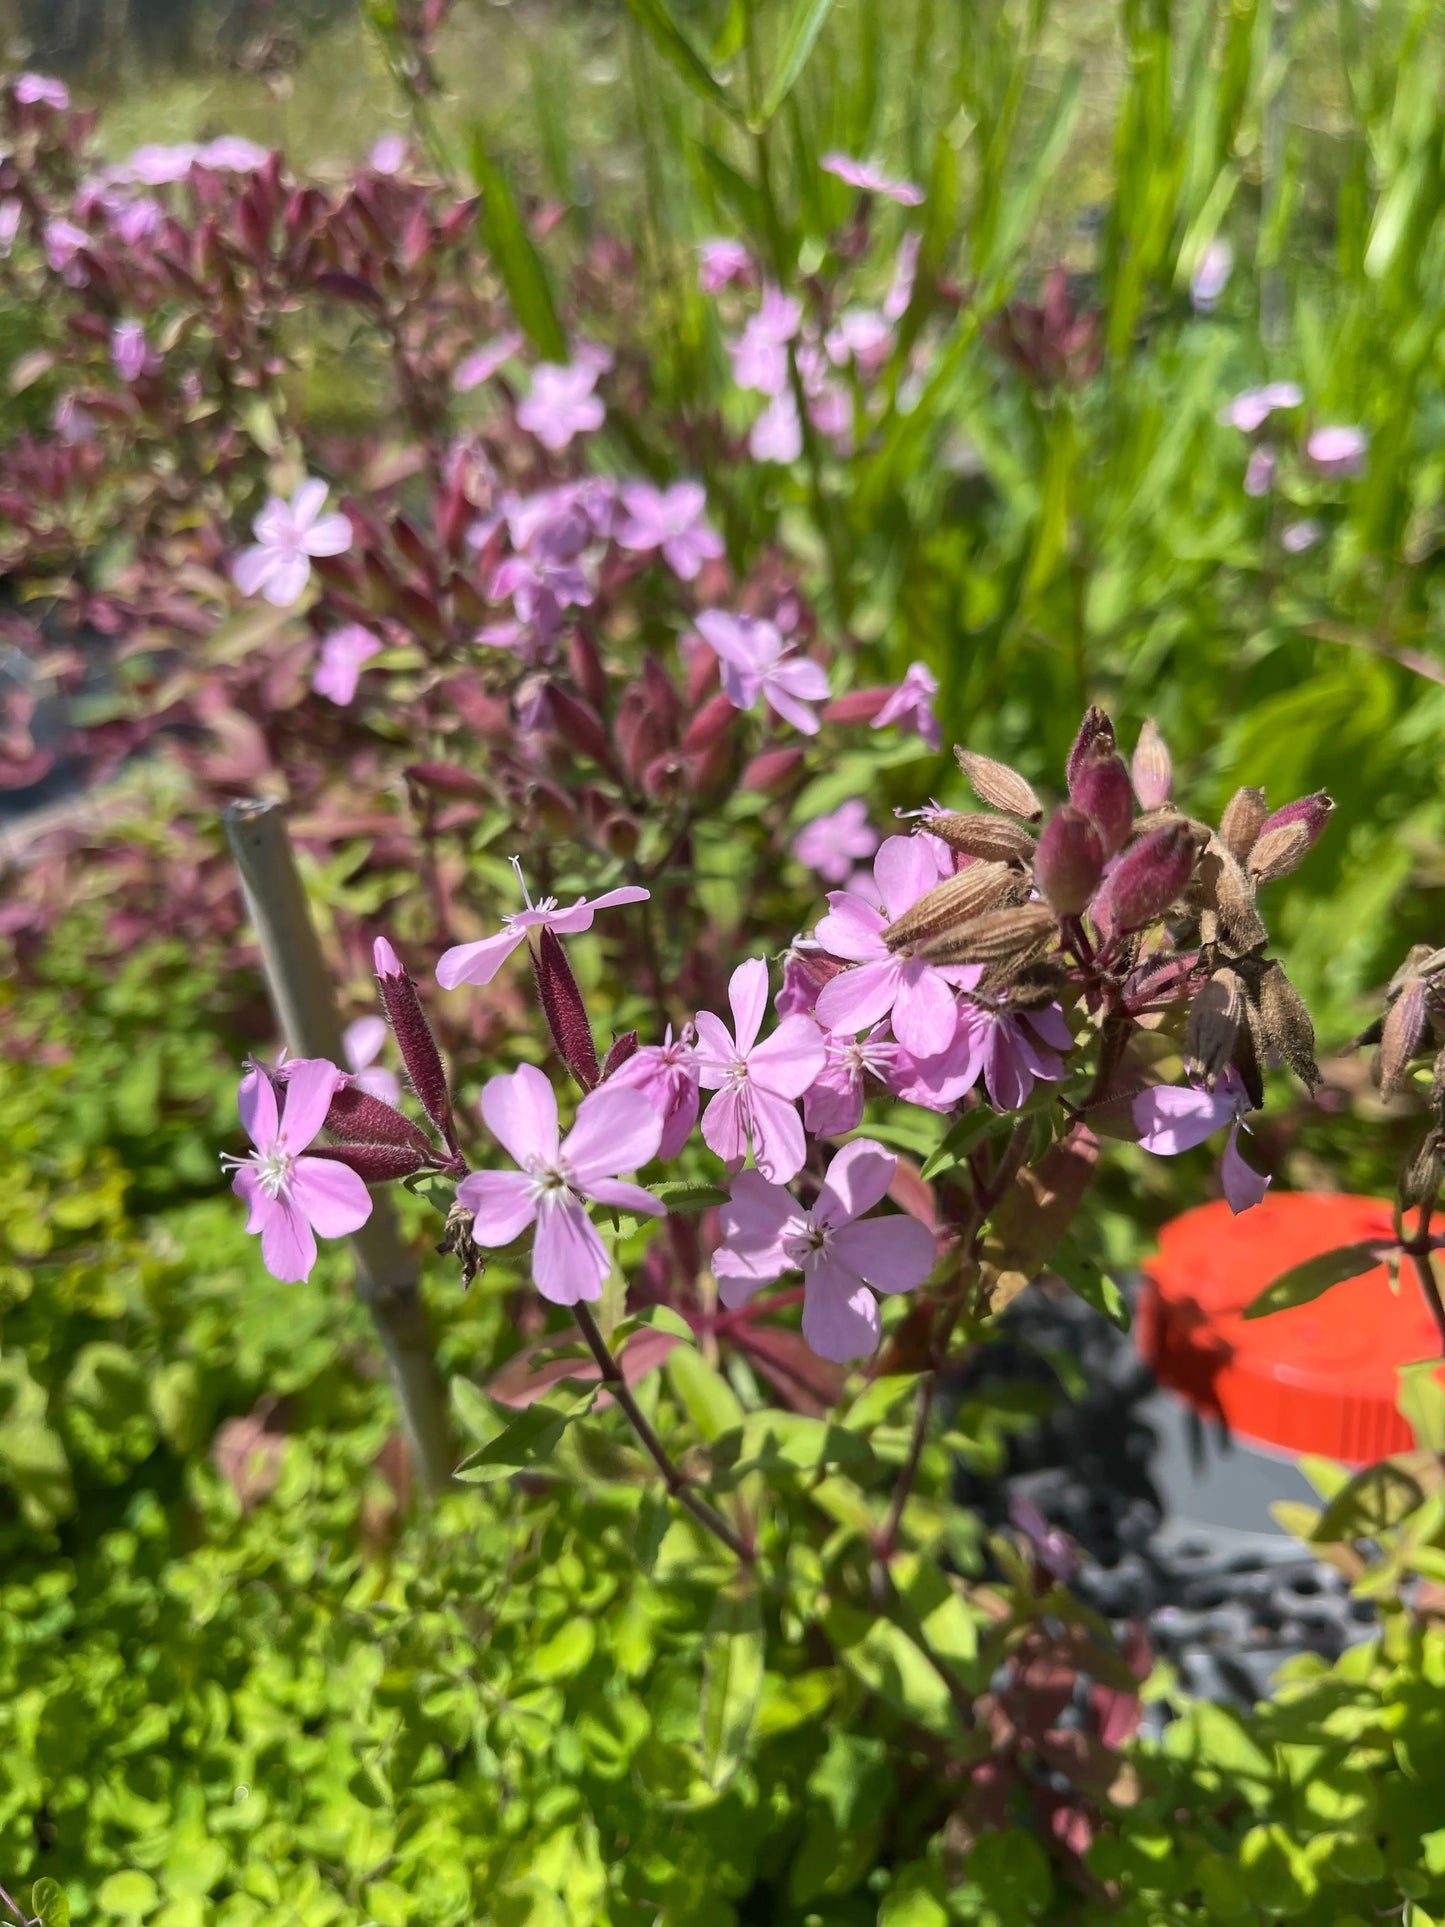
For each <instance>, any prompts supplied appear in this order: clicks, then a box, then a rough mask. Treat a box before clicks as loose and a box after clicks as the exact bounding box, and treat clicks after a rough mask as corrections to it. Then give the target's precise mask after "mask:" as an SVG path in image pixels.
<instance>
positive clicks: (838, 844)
mask: <svg viewBox="0 0 1445 1927" xmlns="http://www.w3.org/2000/svg"><path fill="white" fill-rule="evenodd" d="M878 843H879V836H878V832H877V831H876V830H875V829H874V828H873V826H872V824H871V823H870V822H869V821H868V809H867V806H866V804H865V803H864V802H863V801H862V799H861V798H860V797H856V796H853V797H850V798H849V799H848V801H847V802H846V803H840V804H839V805H838V807H837V809H836V810H833V811H831V812H830V813H829V814H828V815H827V816H815V817H814V818H813V820H812V822H811V823H806V824H804V826H803V828H802V829H801V830H799V832H798V834H797V835H796V836H795V837H794V838H793V855H794V856H795V857H796V858H797V859H798V861H799V862H800V863H806V864H807V866H808V868H809V869H810V870H813V871H816V873H817V874H818V875H819V876H820V877H822V878H823V880H824V882H825V883H846V882H847V880H848V878H849V876H850V875H851V874H852V871H853V865H854V864H855V863H859V862H862V861H864V860H865V859H866V858H868V857H870V856H872V854H873V852H874V851H875V850H876V849H877V848H878Z"/></svg>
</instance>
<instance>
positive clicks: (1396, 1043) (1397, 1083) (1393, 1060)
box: [1375, 977, 1428, 1097]
mask: <svg viewBox="0 0 1445 1927" xmlns="http://www.w3.org/2000/svg"><path fill="white" fill-rule="evenodd" d="M1427 994H1428V986H1427V984H1426V981H1425V979H1424V978H1423V977H1417V978H1416V979H1415V980H1414V982H1413V983H1409V984H1406V986H1405V988H1404V989H1403V990H1402V991H1401V992H1400V995H1399V996H1398V997H1397V998H1396V999H1395V1001H1394V1003H1393V1004H1391V1006H1390V1009H1389V1012H1388V1013H1387V1015H1386V1017H1385V1028H1384V1031H1383V1033H1382V1034H1381V1037H1380V1048H1379V1051H1378V1053H1377V1055H1376V1057H1375V1082H1376V1083H1377V1084H1378V1085H1379V1087H1380V1095H1381V1097H1393V1096H1394V1095H1395V1093H1396V1092H1397V1091H1399V1090H1400V1089H1401V1088H1402V1087H1403V1085H1404V1082H1405V1078H1406V1074H1407V1072H1408V1071H1409V1068H1410V1059H1411V1058H1412V1057H1413V1056H1414V1055H1415V1053H1416V1051H1417V1050H1419V1048H1420V1046H1421V1044H1422V1043H1423V1042H1424V1039H1425V1023H1426V1016H1427V1012H1426V1008H1425V1000H1426V996H1427Z"/></svg>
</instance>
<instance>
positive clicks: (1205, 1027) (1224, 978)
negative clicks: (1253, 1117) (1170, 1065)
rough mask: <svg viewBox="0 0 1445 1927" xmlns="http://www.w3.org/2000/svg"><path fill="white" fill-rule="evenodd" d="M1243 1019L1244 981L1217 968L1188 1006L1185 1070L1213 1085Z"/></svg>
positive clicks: (1232, 1050) (1231, 1047) (1230, 1052)
mask: <svg viewBox="0 0 1445 1927" xmlns="http://www.w3.org/2000/svg"><path fill="white" fill-rule="evenodd" d="M1244 1021H1245V997H1244V984H1243V981H1242V980H1241V978H1240V976H1239V973H1238V972H1237V971H1234V970H1216V971H1215V973H1214V975H1213V976H1212V977H1211V978H1210V979H1209V982H1208V983H1207V984H1206V985H1205V986H1204V988H1203V990H1201V991H1200V993H1199V995H1198V996H1197V997H1196V998H1195V999H1194V1002H1193V1003H1192V1004H1191V1005H1190V1006H1189V1021H1188V1024H1187V1026H1186V1027H1185V1033H1184V1051H1185V1057H1184V1064H1185V1069H1186V1070H1188V1071H1189V1072H1190V1073H1191V1075H1193V1076H1196V1077H1202V1078H1204V1079H1205V1081H1206V1082H1207V1083H1208V1084H1210V1085H1212V1084H1213V1083H1214V1080H1215V1079H1216V1078H1217V1077H1219V1076H1220V1075H1221V1073H1222V1072H1223V1071H1224V1070H1225V1068H1226V1066H1227V1065H1228V1064H1229V1061H1230V1059H1231V1058H1232V1056H1233V1055H1234V1043H1235V1039H1236V1038H1237V1037H1238V1035H1239V1027H1240V1025H1241V1024H1242V1023H1243V1022H1244Z"/></svg>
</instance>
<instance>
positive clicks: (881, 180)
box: [819, 154, 923, 207]
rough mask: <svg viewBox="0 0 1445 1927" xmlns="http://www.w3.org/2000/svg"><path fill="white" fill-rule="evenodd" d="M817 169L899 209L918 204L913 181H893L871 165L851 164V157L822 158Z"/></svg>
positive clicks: (919, 193) (918, 191)
mask: <svg viewBox="0 0 1445 1927" xmlns="http://www.w3.org/2000/svg"><path fill="white" fill-rule="evenodd" d="M819 165H820V166H821V168H822V169H823V172H824V173H825V174H835V175H836V176H837V177H838V179H839V180H840V181H846V182H847V183H848V185H849V187H856V188H860V189H861V190H862V192H863V193H865V194H881V195H882V196H883V198H884V199H885V200H888V201H897V203H898V205H899V206H900V207H918V206H920V205H921V204H922V201H923V189H922V188H921V187H919V186H917V184H916V183H915V182H913V181H900V180H895V179H894V178H893V176H892V175H891V174H885V173H884V172H883V170H882V168H881V167H875V166H874V165H873V164H872V162H871V161H859V160H855V159H854V158H853V156H852V155H851V154H825V155H824V156H823V158H822V160H821V161H820V163H819Z"/></svg>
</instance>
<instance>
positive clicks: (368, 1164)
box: [306, 1144, 432, 1184]
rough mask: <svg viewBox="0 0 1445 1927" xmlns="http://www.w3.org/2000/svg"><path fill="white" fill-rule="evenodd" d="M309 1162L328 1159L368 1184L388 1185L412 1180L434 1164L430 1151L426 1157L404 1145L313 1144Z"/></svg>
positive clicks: (309, 1152) (309, 1150)
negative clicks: (313, 1159) (402, 1179)
mask: <svg viewBox="0 0 1445 1927" xmlns="http://www.w3.org/2000/svg"><path fill="white" fill-rule="evenodd" d="M306 1155H307V1157H309V1158H329V1159H330V1160H331V1162H332V1163H333V1164H344V1165H345V1166H346V1167H347V1169H348V1170H350V1171H354V1172H355V1173H356V1175H357V1176H358V1177H359V1178H361V1179H363V1180H364V1181H365V1182H366V1183H367V1184H387V1183H390V1182H391V1181H393V1180H394V1179H396V1178H409V1177H412V1176H413V1175H414V1174H415V1173H416V1172H418V1171H423V1170H425V1169H426V1167H427V1165H428V1164H430V1163H431V1161H432V1160H431V1147H430V1146H429V1145H428V1147H427V1152H426V1154H425V1155H422V1154H421V1153H419V1152H417V1151H415V1150H412V1149H410V1148H409V1147H408V1146H406V1145H403V1144H313V1145H311V1146H310V1148H309V1149H308V1150H307V1153H306Z"/></svg>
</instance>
